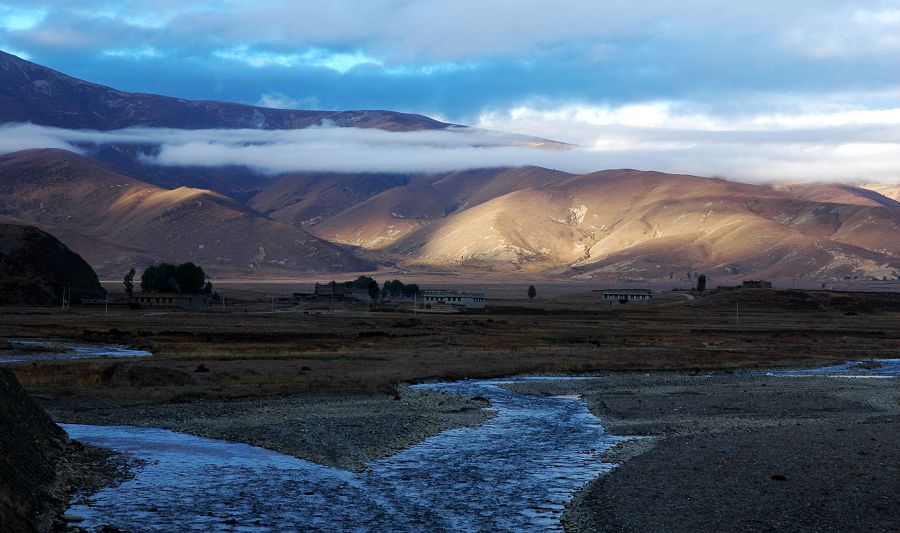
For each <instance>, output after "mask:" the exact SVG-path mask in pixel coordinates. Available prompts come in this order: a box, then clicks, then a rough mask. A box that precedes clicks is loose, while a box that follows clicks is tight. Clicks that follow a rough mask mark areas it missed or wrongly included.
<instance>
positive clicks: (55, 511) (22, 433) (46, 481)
mask: <svg viewBox="0 0 900 533" xmlns="http://www.w3.org/2000/svg"><path fill="white" fill-rule="evenodd" d="M108 458H109V454H107V453H105V452H102V451H100V450H98V449H95V448H85V447H84V446H82V445H80V444H78V443H77V442H74V441H72V440H70V439H69V438H68V436H67V435H66V433H65V432H64V431H63V430H62V429H61V428H60V427H59V426H57V425H56V424H54V423H53V420H51V419H50V417H49V416H47V413H45V412H44V410H43V409H41V408H40V407H38V405H37V404H35V403H34V401H32V399H31V398H30V397H29V396H28V394H26V393H25V390H24V389H23V388H22V386H21V385H19V382H18V381H17V380H16V378H15V376H14V375H13V374H12V373H11V372H10V371H8V370H5V369H2V368H0V530H2V531H4V532H7V531H9V532H13V531H16V532H30V531H50V530H53V529H56V527H57V526H59V525H60V524H59V521H60V518H61V514H62V512H63V511H64V510H65V508H66V506H67V503H68V501H69V498H70V497H71V495H72V493H73V492H74V491H75V490H77V489H85V488H87V489H90V488H92V487H97V486H100V485H103V484H106V483H107V482H109V481H111V480H112V479H113V477H114V475H115V470H116V469H115V468H114V467H112V466H111V465H110V464H109V463H108Z"/></svg>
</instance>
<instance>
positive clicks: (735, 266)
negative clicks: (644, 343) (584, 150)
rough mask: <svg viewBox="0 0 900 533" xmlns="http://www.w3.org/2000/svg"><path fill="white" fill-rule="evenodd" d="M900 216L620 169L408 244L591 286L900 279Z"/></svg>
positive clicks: (411, 253)
mask: <svg viewBox="0 0 900 533" xmlns="http://www.w3.org/2000/svg"><path fill="white" fill-rule="evenodd" d="M898 231H900V209H898V208H896V207H886V206H877V207H875V206H872V207H870V206H861V205H851V204H838V203H826V202H812V201H805V200H798V199H795V198H793V197H791V196H790V195H787V194H784V193H781V192H779V191H777V190H773V189H771V188H769V187H764V186H755V185H747V184H740V183H734V182H728V181H724V180H718V179H709V178H701V177H696V176H684V175H669V174H662V173H657V172H640V171H633V170H611V171H603V172H597V173H592V174H586V175H582V176H572V177H570V178H568V179H565V180H562V181H559V182H556V183H554V184H552V185H549V186H546V187H534V188H526V189H521V190H517V191H515V192H511V193H509V194H505V195H502V196H498V197H496V198H493V199H492V200H490V201H487V202H484V203H482V204H480V205H477V206H475V207H472V208H469V209H467V210H464V211H461V212H459V213H455V214H453V215H451V216H448V217H446V218H443V219H441V220H439V221H435V222H434V223H431V224H427V225H425V226H424V227H423V228H421V229H419V230H417V231H416V232H414V233H412V234H410V235H408V236H407V237H405V238H403V239H401V240H398V241H397V242H396V243H394V244H393V245H392V246H391V248H390V250H389V251H390V252H392V253H394V254H398V255H400V256H401V257H404V258H406V260H407V261H410V262H412V263H423V264H427V265H473V266H479V267H481V268H483V267H485V266H488V267H494V268H497V267H499V266H501V265H516V266H518V267H519V268H523V269H533V270H543V271H548V270H557V271H560V272H566V273H567V275H575V276H581V277H617V276H620V275H629V276H633V277H642V278H664V277H668V276H669V275H670V273H671V275H672V276H674V275H675V274H676V273H679V272H680V273H682V274H683V273H684V272H685V271H686V270H688V269H691V270H703V271H705V272H707V273H709V274H712V275H715V276H717V277H727V276H748V275H758V276H765V277H799V276H811V277H842V276H847V275H868V276H878V277H881V276H896V275H897V272H900V241H898V240H897V239H895V238H894V237H895V236H896V235H897V234H898V233H897V232H898Z"/></svg>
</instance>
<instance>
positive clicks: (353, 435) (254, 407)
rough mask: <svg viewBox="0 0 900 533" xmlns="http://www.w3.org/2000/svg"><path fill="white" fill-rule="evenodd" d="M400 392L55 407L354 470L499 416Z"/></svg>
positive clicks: (448, 399) (76, 417)
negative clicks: (390, 393) (127, 405)
mask: <svg viewBox="0 0 900 533" xmlns="http://www.w3.org/2000/svg"><path fill="white" fill-rule="evenodd" d="M399 391H400V397H399V399H396V398H395V397H394V396H390V395H386V394H345V395H337V394H329V395H325V394H319V395H302V396H290V397H262V398H249V399H241V400H228V401H225V400H195V401H192V402H190V403H165V404H153V405H139V406H130V407H116V408H94V409H78V410H67V409H58V408H57V409H51V410H49V412H50V414H51V416H53V418H54V419H55V420H56V421H57V422H58V423H72V424H95V425H130V426H143V427H158V428H164V429H170V430H173V431H178V432H182V433H188V434H191V435H197V436H201V437H209V438H215V439H223V440H228V441H233V442H242V443H245V444H253V445H256V446H262V447H264V448H268V449H270V450H274V451H277V452H281V453H284V454H287V455H292V456H295V457H299V458H301V459H307V460H310V461H314V462H316V463H319V464H323V465H327V466H335V467H338V468H343V469H346V470H354V471H359V470H362V469H363V468H365V465H366V463H368V462H370V461H372V460H375V459H378V458H381V457H387V456H389V455H392V454H394V453H396V452H399V451H401V450H404V449H406V448H408V447H409V446H411V445H413V444H415V443H417V442H420V441H422V440H424V439H425V438H427V437H429V436H432V435H436V434H438V433H440V432H442V431H445V430H448V429H451V428H456V427H464V426H474V425H477V424H480V423H481V422H483V421H485V420H487V419H488V418H490V417H491V416H492V412H491V411H490V410H485V409H483V408H484V407H486V406H488V405H489V403H488V402H487V401H484V400H481V399H471V398H465V397H461V396H455V395H451V394H446V393H443V392H440V391H423V390H413V389H410V388H408V387H400V388H399Z"/></svg>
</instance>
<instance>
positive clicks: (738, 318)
mask: <svg viewBox="0 0 900 533" xmlns="http://www.w3.org/2000/svg"><path fill="white" fill-rule="evenodd" d="M734 319H735V321H736V322H737V325H738V326H740V325H741V299H740V298H738V300H737V305H736V306H735V308H734Z"/></svg>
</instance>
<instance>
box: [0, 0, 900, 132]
mask: <svg viewBox="0 0 900 533" xmlns="http://www.w3.org/2000/svg"><path fill="white" fill-rule="evenodd" d="M898 13H900V1H897V0H873V1H872V2H865V3H860V2H858V1H854V0H795V1H792V2H779V1H775V0H760V1H758V2H728V3H723V2H721V1H719V0H696V1H691V2H683V1H676V0H647V1H644V2H633V1H626V0H603V1H597V0H561V1H560V2H553V3H548V2H546V1H543V0H521V1H519V2H515V3H514V4H511V3H509V2H505V1H500V0H493V1H492V0H427V1H421V2H408V1H398V0H369V1H366V2H359V1H353V0H333V1H329V2H312V1H295V2H284V1H276V0H270V1H259V2H249V1H246V0H199V1H197V2H183V1H181V2H176V1H174V0H153V1H149V0H100V1H98V2H91V3H90V5H89V6H86V5H85V3H83V2H81V3H79V2H70V1H49V0H43V1H42V0H37V1H35V0H6V1H5V2H4V5H3V6H0V43H2V44H3V45H4V46H8V47H9V48H10V49H15V50H19V51H21V52H22V53H25V54H27V55H28V56H30V57H31V58H32V59H33V60H35V61H37V62H40V63H42V64H48V65H49V66H51V67H53V68H56V69H59V70H62V71H64V72H67V73H69V74H73V75H76V76H81V77H90V81H95V82H99V83H104V84H109V85H112V86H115V87H117V88H123V89H125V90H134V91H148V90H151V89H152V90H155V91H156V92H161V93H163V94H168V95H174V96H179V97H184V98H198V99H225V100H232V101H240V102H255V101H256V100H257V99H258V98H259V94H260V87H265V88H266V89H267V90H271V91H277V92H280V93H283V94H288V95H293V94H315V95H317V96H318V98H319V100H320V103H321V105H322V106H323V107H325V108H327V109H365V108H379V109H384V108H388V109H398V110H404V111H411V112H418V113H426V114H428V113H431V114H434V113H438V114H441V115H443V116H446V117H448V118H449V119H450V120H453V121H455V122H462V121H465V119H466V118H468V117H473V116H477V115H478V114H480V113H481V112H482V111H484V110H485V109H493V108H497V107H504V108H509V107H514V106H520V105H528V104H530V103H531V102H533V101H534V100H535V99H545V100H547V101H549V102H552V103H553V104H554V105H561V104H564V103H567V102H585V103H588V104H591V105H594V106H597V105H600V104H609V105H616V106H620V105H624V104H629V103H631V104H640V103H642V102H645V101H647V100H653V99H657V100H666V101H693V102H703V103H706V102H716V103H719V104H721V105H723V106H725V105H733V106H734V107H735V108H740V107H741V106H742V105H745V104H746V103H747V102H748V101H750V100H753V101H755V102H761V101H766V100H771V99H772V98H774V97H776V96H778V95H784V94H792V95H794V96H796V97H798V99H803V98H805V99H808V100H809V99H812V100H819V99H821V98H822V96H823V95H827V94H834V93H836V92H853V91H868V92H872V91H889V90H895V91H896V90H897V89H898V88H900V54H898V53H897V52H898V51H900V38H898V35H900V15H898ZM4 21H6V22H4ZM4 24H5V25H4ZM138 67H140V68H138ZM141 72H147V74H146V75H143V76H140V75H135V74H136V73H137V74H140V73H141ZM892 105H894V106H900V97H896V96H895V98H894V101H893V103H892Z"/></svg>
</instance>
